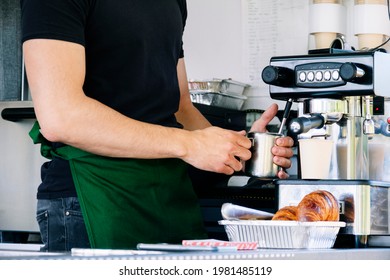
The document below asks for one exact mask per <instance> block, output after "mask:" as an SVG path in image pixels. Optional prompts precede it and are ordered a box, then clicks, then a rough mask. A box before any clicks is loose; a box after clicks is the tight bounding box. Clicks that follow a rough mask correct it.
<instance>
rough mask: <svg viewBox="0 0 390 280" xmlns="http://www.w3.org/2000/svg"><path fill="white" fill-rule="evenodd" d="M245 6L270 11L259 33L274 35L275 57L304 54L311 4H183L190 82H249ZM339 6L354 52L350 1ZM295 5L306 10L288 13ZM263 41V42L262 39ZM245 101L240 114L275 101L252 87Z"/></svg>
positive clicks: (265, 54) (265, 55)
mask: <svg viewBox="0 0 390 280" xmlns="http://www.w3.org/2000/svg"><path fill="white" fill-rule="evenodd" d="M260 1H261V2H260ZM245 2H247V3H257V5H260V4H259V3H261V8H264V7H268V8H269V9H270V10H269V11H264V16H265V17H267V18H268V19H269V20H270V21H271V23H270V25H268V26H264V27H263V26H262V27H261V30H260V31H259V32H262V34H264V33H265V32H267V34H269V36H270V37H272V36H274V37H273V38H270V43H272V44H274V45H275V52H274V55H289V54H305V53H307V50H308V45H309V44H310V42H311V41H310V40H309V39H311V37H310V36H309V34H308V30H309V28H308V24H309V21H308V19H309V15H308V8H307V7H308V5H309V2H310V1H309V0H253V1H251V0H187V6H188V20H187V26H186V30H185V35H184V47H185V57H186V65H187V72H188V78H189V79H210V78H232V79H235V80H238V81H242V82H247V79H248V75H247V73H246V72H245V71H246V70H247V69H245V67H246V66H247V65H246V63H247V61H245V60H247V58H245V57H244V56H245V51H246V49H245V48H246V47H247V45H246V44H247V43H248V42H245V41H244V40H245V39H247V37H245V36H244V32H243V31H244V29H243V23H245V18H244V17H243V11H242V9H241V4H242V3H245ZM343 2H344V5H345V6H346V8H347V19H346V22H347V27H346V30H347V31H346V33H347V34H346V39H347V41H348V43H349V44H350V45H352V46H355V47H356V46H357V38H356V36H354V34H353V28H354V27H353V24H354V18H353V13H352V12H353V5H354V0H344V1H343ZM263 3H264V4H263ZM299 4H300V5H302V7H304V8H303V9H302V10H297V9H295V10H293V9H292V10H291V13H290V12H289V11H288V7H289V5H290V6H295V7H296V6H297V5H299ZM279 6H280V8H282V9H285V12H286V11H287V12H286V13H285V14H286V16H285V19H284V18H283V17H282V16H281V15H277V16H275V14H276V13H279V12H280V9H279ZM283 20H285V21H286V22H283ZM330 20H331V19H330ZM272 21H273V22H272ZM275 34H278V36H279V35H280V37H285V38H283V40H282V46H280V44H279V45H277V44H275ZM267 36H268V35H267ZM294 36H295V37H296V39H295V38H294ZM264 38H267V37H266V36H265V35H264V37H263V39H264ZM286 38H287V39H286ZM288 38H291V40H290V39H288ZM305 38H306V40H307V42H304V43H303V44H307V46H306V47H304V48H302V40H304V39H305ZM272 40H273V41H272ZM294 40H295V41H294ZM263 43H264V42H263ZM265 45H266V44H265V43H264V44H263V45H260V48H259V55H260V56H262V57H261V59H259V60H260V63H259V64H264V65H262V66H264V67H265V66H266V65H267V60H269V59H270V58H271V55H270V53H271V52H270V50H266V51H264V49H263V47H264V46H265ZM388 45H389V44H388ZM256 63H257V61H256ZM261 69H262V67H259V76H260V73H261ZM260 83H261V82H260ZM248 97H249V99H248V101H247V102H246V103H245V104H244V109H252V108H253V109H264V108H265V107H266V106H268V104H270V103H272V102H274V100H272V99H270V97H269V93H268V89H267V87H266V85H264V84H263V85H261V84H255V85H252V88H251V91H250V92H249V93H248ZM278 103H279V102H278Z"/></svg>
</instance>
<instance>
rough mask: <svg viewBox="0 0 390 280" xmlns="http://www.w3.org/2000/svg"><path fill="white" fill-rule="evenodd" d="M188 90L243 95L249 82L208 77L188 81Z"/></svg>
mask: <svg viewBox="0 0 390 280" xmlns="http://www.w3.org/2000/svg"><path fill="white" fill-rule="evenodd" d="M188 87H189V89H190V91H204V92H214V93H223V94H227V95H232V96H239V95H243V94H244V93H245V91H246V89H247V88H249V87H250V85H249V84H244V83H241V82H238V81H235V80H232V79H210V80H190V81H188Z"/></svg>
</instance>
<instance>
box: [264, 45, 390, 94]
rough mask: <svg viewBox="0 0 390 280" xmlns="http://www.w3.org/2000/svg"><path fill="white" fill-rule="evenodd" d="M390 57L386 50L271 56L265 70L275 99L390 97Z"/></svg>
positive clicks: (265, 75) (265, 78)
mask: <svg viewBox="0 0 390 280" xmlns="http://www.w3.org/2000/svg"><path fill="white" fill-rule="evenodd" d="M389 65H390V56H389V54H387V53H383V52H347V51H346V52H342V53H332V54H312V55H303V56H281V57H273V58H271V61H270V65H269V66H267V67H265V68H264V69H263V71H262V79H263V81H264V82H265V83H267V84H269V85H270V88H269V90H270V96H271V98H273V99H279V100H288V99H290V98H292V99H294V100H296V101H299V100H301V99H305V98H336V99H340V98H342V97H343V96H346V95H347V96H351V95H353V96H365V95H375V96H383V97H390V91H389V90H388V85H386V79H387V78H386V74H385V73H386V72H387V71H388V69H389Z"/></svg>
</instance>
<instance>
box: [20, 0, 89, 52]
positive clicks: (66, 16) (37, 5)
mask: <svg viewBox="0 0 390 280" xmlns="http://www.w3.org/2000/svg"><path fill="white" fill-rule="evenodd" d="M89 3H90V1H89V0H21V11H22V18H21V20H22V42H24V41H27V40H30V39H38V38H39V39H58V40H65V41H69V42H73V43H78V44H81V45H85V35H84V30H85V25H86V21H87V15H88V10H89V6H90V4H89Z"/></svg>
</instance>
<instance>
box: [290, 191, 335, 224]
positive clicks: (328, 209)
mask: <svg viewBox="0 0 390 280" xmlns="http://www.w3.org/2000/svg"><path fill="white" fill-rule="evenodd" d="M297 208H298V209H297V218H298V221H301V222H315V221H339V217H340V216H339V215H340V212H339V204H338V202H337V200H336V198H335V197H334V196H333V194H331V193H330V192H328V191H325V190H317V191H314V192H311V193H309V194H307V195H306V196H304V197H303V199H302V200H301V201H300V202H299V204H298V207H297Z"/></svg>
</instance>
